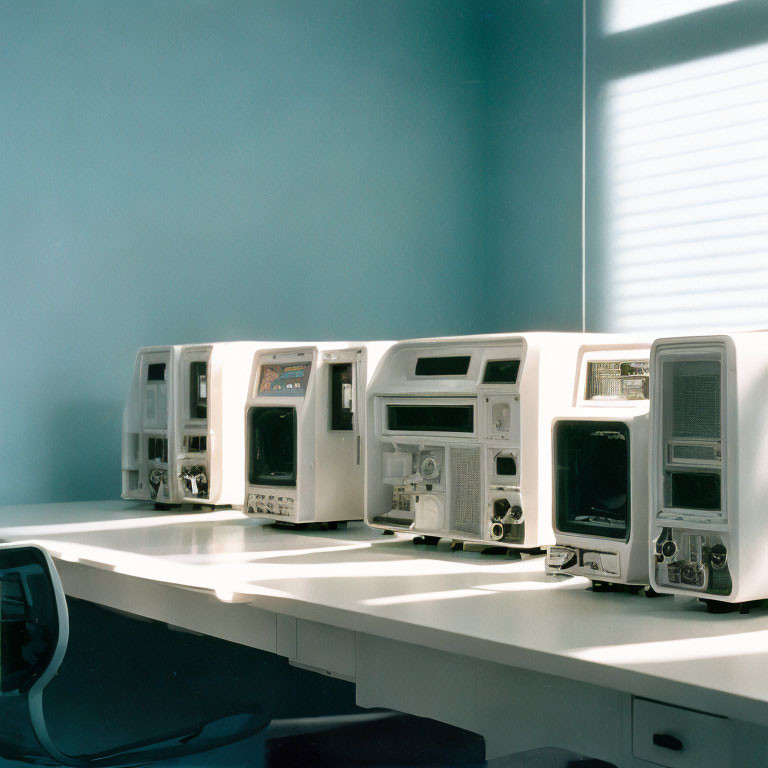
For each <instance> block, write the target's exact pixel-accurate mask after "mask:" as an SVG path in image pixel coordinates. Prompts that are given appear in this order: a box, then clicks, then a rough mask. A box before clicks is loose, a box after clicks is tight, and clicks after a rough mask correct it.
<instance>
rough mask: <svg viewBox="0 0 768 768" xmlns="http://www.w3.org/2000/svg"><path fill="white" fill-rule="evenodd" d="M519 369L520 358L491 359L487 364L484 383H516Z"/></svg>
mask: <svg viewBox="0 0 768 768" xmlns="http://www.w3.org/2000/svg"><path fill="white" fill-rule="evenodd" d="M519 371H520V361H519V360H489V361H488V362H487V363H486V364H485V375H484V376H483V384H514V383H515V382H516V381H517V374H518V372H519Z"/></svg>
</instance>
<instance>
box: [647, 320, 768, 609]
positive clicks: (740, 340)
mask: <svg viewBox="0 0 768 768" xmlns="http://www.w3.org/2000/svg"><path fill="white" fill-rule="evenodd" d="M702 360H708V361H713V360H714V361H717V362H718V363H719V370H720V381H721V386H720V442H719V446H718V449H719V452H720V456H719V457H717V458H713V459H710V460H709V461H706V462H703V461H701V460H696V459H686V460H685V461H686V462H687V463H688V468H689V469H690V470H691V471H692V472H707V471H709V472H711V473H717V472H718V471H719V472H720V473H721V493H720V500H721V503H720V509H719V510H712V509H709V510H701V509H691V508H683V507H681V506H677V507H675V506H672V501H673V499H672V497H671V495H670V490H669V487H670V486H669V483H670V480H669V476H670V470H672V471H674V470H677V471H685V464H681V463H680V460H679V459H676V460H674V461H673V460H672V456H673V453H672V452H671V451H673V446H672V443H678V444H680V443H681V442H682V441H680V440H676V439H675V437H674V436H673V435H672V433H671V432H672V426H671V420H670V419H669V418H668V417H665V403H667V409H668V408H669V407H672V405H673V403H672V400H671V398H672V392H671V389H672V387H671V385H670V384H669V379H668V378H666V379H665V371H666V366H667V365H668V364H670V363H675V362H681V361H683V362H693V363H695V362H697V361H702ZM670 370H671V368H670ZM767 387H768V333H766V332H765V331H756V332H744V333H734V334H723V335H713V336H698V337H683V338H668V339H659V340H657V341H656V342H655V343H654V344H653V348H652V351H651V437H650V440H651V453H650V469H651V471H650V502H651V510H652V514H651V521H650V539H651V546H650V550H649V552H650V570H651V585H652V586H653V588H654V589H655V590H657V591H658V592H666V593H672V594H680V595H688V596H696V597H701V598H705V599H709V600H720V601H724V602H731V603H741V602H745V601H749V600H759V599H764V598H768V569H766V567H765V553H766V542H767V541H768V519H767V518H766V474H765V467H766V466H768V438H766V435H768V398H766V396H765V392H766V388H767ZM701 401H702V402H704V399H703V398H701ZM675 407H677V406H675ZM691 442H694V441H691ZM699 442H700V443H701V444H704V443H705V442H706V441H704V440H701V441H699ZM713 455H715V456H716V451H715V453H714V454H713ZM665 484H666V485H665ZM665 489H666V490H665ZM676 503H677V504H678V505H680V500H678V501H677V502H676ZM670 537H671V538H672V539H673V540H674V541H675V547H676V549H677V551H676V552H675V553H674V554H672V556H669V557H668V556H664V555H663V554H662V552H661V551H660V550H661V548H662V545H663V544H664V542H665V541H666V540H667V539H669V538H670ZM718 545H719V546H724V547H725V549H726V553H727V558H726V563H725V567H723V566H722V565H721V566H720V567H717V568H715V567H713V560H712V559H711V557H710V555H711V548H712V547H713V546H718ZM692 552H693V553H694V556H695V560H694V562H693V566H694V567H695V568H698V569H699V570H700V571H701V573H702V575H703V579H704V583H697V582H698V578H696V579H690V578H689V580H688V582H689V583H683V582H682V580H681V581H679V582H676V583H671V582H670V576H669V574H670V572H671V571H670V565H671V564H674V563H675V562H676V561H678V566H677V568H679V566H680V564H682V565H684V566H685V565H687V566H688V567H689V568H690V566H691V565H692V563H691V562H690V559H691V558H690V557H689V555H691V553H692ZM657 556H658V557H657ZM702 557H703V559H704V560H705V562H704V563H700V562H698V561H699V560H700V559H701V558H702ZM675 568H676V567H675V566H673V569H672V570H675ZM726 571H727V572H726ZM681 573H682V571H681ZM688 574H689V575H690V574H693V571H691V570H689V571H688ZM728 577H730V582H731V584H730V589H727V588H723V585H724V584H727V582H728Z"/></svg>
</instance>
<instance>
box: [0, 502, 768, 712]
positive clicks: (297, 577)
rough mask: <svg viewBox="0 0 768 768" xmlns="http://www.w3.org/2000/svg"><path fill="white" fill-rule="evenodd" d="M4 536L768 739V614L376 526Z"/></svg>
mask: <svg viewBox="0 0 768 768" xmlns="http://www.w3.org/2000/svg"><path fill="white" fill-rule="evenodd" d="M0 538H2V539H4V540H7V541H21V540H32V541H36V542H38V543H40V544H42V545H44V546H45V547H46V548H47V549H48V550H49V551H50V552H51V554H52V555H53V556H54V557H55V558H57V559H59V560H63V561H69V562H79V563H82V564H85V565H87V566H90V567H93V568H97V569H103V570H107V571H112V572H115V573H118V574H125V575H126V576H133V577H138V578H141V579H148V580H151V581H155V582H160V583H165V584H173V585H178V586H181V587H185V588H192V589H197V590H205V591H210V592H211V593H214V594H215V595H216V596H217V597H218V598H219V599H221V600H223V601H224V602H248V603H252V604H253V605H255V606H257V607H260V608H264V609H266V610H270V611H274V612H276V613H283V614H289V615H292V616H296V617H298V618H305V619H310V620H313V621H318V622H323V623H326V624H331V625H334V626H339V627H343V628H346V629H352V630H355V631H359V632H365V633H370V634H377V635H381V636H383V637H388V638H391V639H395V640H402V641H405V642H410V643H416V644H421V645H425V646H428V647H434V648H438V649H440V650H447V651H452V652H455V653H460V654H465V655H469V656H474V657H477V658H481V659H485V660H490V661H495V662H498V663H502V664H508V665H511V666H518V667H524V668H529V669H533V670H536V671H539V672H545V673H549V674H553V675H559V676H563V677H568V678H572V679H576V680H582V681H587V682H591V683H594V684H596V685H604V686H606V687H609V688H615V689H619V690H624V691H629V692H632V693H635V694H638V695H642V696H646V697H649V698H657V699H659V700H663V701H669V702H670V703H678V704H683V705H686V706H689V707H691V708H694V709H704V710H707V711H711V712H717V713H719V714H725V715H731V716H733V717H737V718H739V719H744V720H750V721H753V722H757V723H760V724H763V725H768V606H759V607H757V608H753V609H752V612H751V613H750V614H749V615H743V616H742V615H739V614H738V613H732V614H726V615H712V614H708V613H706V611H705V610H704V607H703V606H702V605H701V604H700V603H699V602H698V601H696V600H694V599H692V598H679V597H674V598H672V597H664V598H657V599H648V598H646V597H644V596H643V595H642V594H640V595H631V594H627V593H616V594H614V593H606V594H603V593H593V592H592V591H591V590H590V591H588V590H587V589H586V587H587V586H588V582H587V581H586V580H585V579H582V578H578V577H576V578H569V577H565V576H560V577H552V576H546V575H545V574H544V563H543V558H542V557H536V558H530V559H523V560H512V559H510V558H506V557H504V556H495V555H482V554H479V553H476V552H451V551H450V548H449V547H448V543H447V542H441V546H440V547H439V548H435V547H426V546H414V545H413V543H412V542H411V539H410V537H408V536H404V535H398V536H383V535H382V534H381V533H380V532H378V531H372V530H370V529H368V528H366V527H365V526H364V525H363V524H362V523H350V524H349V527H348V528H347V529H346V530H339V531H322V532H318V531H292V530H286V529H281V528H276V527H274V526H270V525H267V524H265V523H264V521H260V520H254V519H251V518H247V517H246V516H244V515H243V514H241V513H240V512H237V511H233V510H222V511H216V512H177V511H172V512H155V511H154V510H153V509H151V508H149V507H147V506H141V505H137V504H135V503H130V502H124V501H106V502H81V503H67V504H45V505H30V506H15V507H2V508H0Z"/></svg>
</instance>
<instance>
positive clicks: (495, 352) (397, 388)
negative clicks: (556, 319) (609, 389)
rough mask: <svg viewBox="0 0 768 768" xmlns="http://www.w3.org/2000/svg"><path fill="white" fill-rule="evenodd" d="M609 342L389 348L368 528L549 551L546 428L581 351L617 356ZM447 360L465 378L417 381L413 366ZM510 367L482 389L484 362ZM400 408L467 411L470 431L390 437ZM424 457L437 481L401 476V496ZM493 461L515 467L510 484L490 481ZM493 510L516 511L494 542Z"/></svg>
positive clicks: (372, 458) (507, 337) (493, 338)
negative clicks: (503, 378) (507, 379)
mask: <svg viewBox="0 0 768 768" xmlns="http://www.w3.org/2000/svg"><path fill="white" fill-rule="evenodd" d="M616 338H617V337H615V336H609V335H606V334H578V333H519V334H514V333H510V334H492V335H483V336H459V337H447V338H435V339H416V340H410V341H403V342H400V343H398V344H396V345H394V346H393V347H392V348H391V349H390V350H389V351H388V352H387V354H386V356H385V357H384V359H383V360H382V362H381V364H380V366H379V369H378V371H377V373H376V375H375V376H374V378H373V380H372V382H371V385H370V387H369V390H368V436H367V444H368V451H367V453H368V456H367V462H366V470H367V471H366V517H365V520H366V522H367V523H368V524H369V525H371V526H372V527H374V528H382V529H389V530H406V531H410V532H413V533H420V534H425V535H428V536H440V537H446V538H451V539H454V540H460V541H476V542H485V543H488V544H492V545H496V546H508V547H516V548H533V547H541V546H545V545H547V544H553V543H554V541H555V538H554V533H553V530H552V441H551V426H552V419H553V418H554V416H555V415H557V414H562V413H564V412H565V411H567V410H568V409H569V408H570V407H571V406H572V405H573V402H574V392H575V381H576V371H577V366H578V364H579V352H580V349H581V348H582V345H584V344H593V345H601V344H603V345H605V348H610V347H611V345H612V346H613V347H614V348H615V347H616V344H617V341H616ZM595 348H596V349H597V348H599V346H595ZM454 355H456V356H461V355H465V356H467V355H468V356H470V363H469V368H468V370H467V373H466V374H464V375H452V376H450V375H449V376H435V375H419V376H417V375H416V374H415V369H416V365H417V360H418V359H419V358H424V357H430V356H432V357H441V356H454ZM512 359H517V360H519V361H520V368H519V371H518V375H517V379H516V381H515V382H514V383H484V381H483V378H484V374H485V370H486V364H487V363H488V362H489V361H498V360H512ZM398 404H412V405H430V404H431V405H440V404H448V405H449V404H454V405H462V404H463V405H471V406H472V408H473V409H474V411H473V414H474V429H473V431H472V432H471V433H461V434H457V433H453V434H450V433H437V432H432V431H424V432H415V431H407V432H404V431H400V432H398V431H397V430H391V429H389V427H388V423H387V413H388V411H387V406H390V405H391V406H396V405H398ZM498 417H501V422H507V423H503V424H502V428H501V429H497V426H498V425H499V423H500V422H498ZM430 452H435V453H436V454H437V456H436V459H437V460H438V461H439V462H442V473H441V474H440V475H439V476H437V477H436V478H435V480H434V481H432V482H429V481H428V480H427V479H423V480H422V481H420V482H417V483H416V484H415V485H414V484H413V483H407V482H405V475H403V477H402V479H403V485H401V486H398V485H397V479H398V473H399V472H401V471H403V472H405V471H406V470H407V469H408V464H409V462H410V463H411V469H414V468H415V469H420V467H416V466H415V465H416V464H418V463H420V462H423V461H424V458H425V455H426V457H427V458H428V455H429V454H430ZM498 457H502V458H510V459H512V461H514V464H515V470H516V474H515V475H513V476H509V475H504V476H499V475H497V474H496V467H498V462H497V458H498ZM385 464H386V468H385ZM511 464H512V462H509V465H510V466H511ZM430 466H431V465H430ZM387 472H390V473H391V474H390V476H389V477H387V476H386V473H387ZM422 477H423V476H422ZM410 479H411V480H413V479H416V480H419V477H415V478H414V477H413V476H411V478H410ZM427 485H429V486H431V489H429V488H427ZM398 488H401V489H402V494H401V495H398V494H400V491H399V490H398ZM417 496H418V499H417ZM496 502H501V503H502V504H504V505H509V506H508V509H509V510H510V511H509V512H508V514H507V517H506V518H504V519H505V520H506V521H507V522H510V521H511V520H512V517H511V510H513V509H514V508H515V507H517V508H519V509H522V518H521V520H520V522H517V523H514V524H510V525H507V526H506V527H504V529H503V530H504V533H503V535H502V538H501V539H499V537H498V530H499V529H498V528H496V529H495V530H496V531H497V533H496V535H495V536H494V535H493V534H492V530H494V529H493V528H492V525H493V513H494V509H498V508H499V507H498V506H496ZM396 503H397V504H398V505H400V504H401V503H402V504H403V506H407V505H408V504H410V505H411V508H410V510H408V511H407V512H406V514H403V515H393V512H395V509H394V507H395V504H396ZM517 512H518V513H519V510H518V511H517ZM398 519H400V520H401V522H398ZM521 523H522V525H521Z"/></svg>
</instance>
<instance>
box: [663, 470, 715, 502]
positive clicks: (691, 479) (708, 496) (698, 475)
mask: <svg viewBox="0 0 768 768" xmlns="http://www.w3.org/2000/svg"><path fill="white" fill-rule="evenodd" d="M670 486H671V491H672V499H671V502H672V503H671V506H673V507H680V508H681V509H720V475H719V474H715V473H711V474H710V473H705V472H673V473H672V474H671V475H670Z"/></svg>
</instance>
